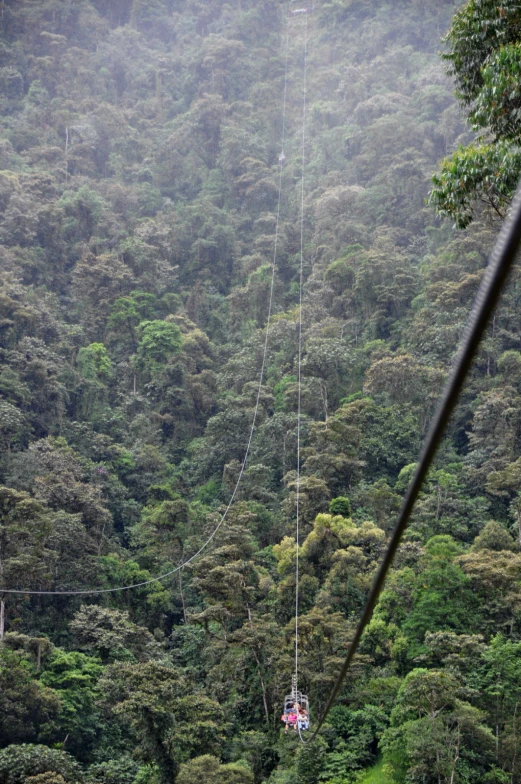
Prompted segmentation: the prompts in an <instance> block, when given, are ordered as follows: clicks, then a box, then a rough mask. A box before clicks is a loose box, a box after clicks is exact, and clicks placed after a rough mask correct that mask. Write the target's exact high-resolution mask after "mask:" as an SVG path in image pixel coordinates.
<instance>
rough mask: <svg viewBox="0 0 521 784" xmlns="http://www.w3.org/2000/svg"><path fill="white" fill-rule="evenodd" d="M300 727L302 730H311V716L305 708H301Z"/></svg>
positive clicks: (299, 714) (299, 715)
mask: <svg viewBox="0 0 521 784" xmlns="http://www.w3.org/2000/svg"><path fill="white" fill-rule="evenodd" d="M298 726H299V729H301V730H308V729H309V715H308V712H307V710H305V709H304V708H301V709H300V710H299V712H298Z"/></svg>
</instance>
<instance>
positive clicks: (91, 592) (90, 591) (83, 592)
mask: <svg viewBox="0 0 521 784" xmlns="http://www.w3.org/2000/svg"><path fill="white" fill-rule="evenodd" d="M285 49H286V56H285V69H284V93H283V101H282V133H281V154H280V156H279V163H280V166H279V185H278V199H277V213H276V222H275V240H274V249H273V259H272V264H271V282H270V293H269V299H268V313H267V317H266V330H265V336H264V347H263V354H262V362H261V368H260V373H259V384H258V388H257V397H256V401H255V407H254V412H253V419H252V424H251V428H250V432H249V437H248V441H247V445H246V450H245V453H244V459H243V461H242V463H241V468H240V471H239V476H238V477H237V481H236V483H235V486H234V488H233V492H232V494H231V497H230V500H229V502H228V504H227V506H226V509H225V510H224V512H223V514H222V516H221V518H220V520H219V522H218V523H217V525H216V526H215V528H214V529H213V531H212V533H211V534H210V536H209V537H208V539H207V540H206V541H205V543H204V544H203V545H202V546H201V547H200V548H199V549H198V550H197V552H195V553H194V554H193V555H192V556H190V558H188V559H187V560H186V561H184V562H183V563H182V564H179V566H176V567H175V568H174V569H170V570H169V571H167V572H164V574H160V575H158V576H157V577H151V578H150V579H149V580H143V581H142V582H139V583H133V584H132V585H120V586H118V587H116V588H85V589H80V590H74V591H73V590H71V591H35V590H26V589H23V588H0V594H19V595H23V596H99V595H101V594H110V593H120V592H122V591H132V590H135V589H136V588H144V587H146V586H147V585H153V584H154V583H159V582H162V581H163V580H166V579H168V577H172V575H174V574H177V573H178V572H180V571H181V570H182V569H184V568H185V567H186V566H189V564H191V563H192V562H193V561H195V559H196V558H198V557H199V556H200V555H201V553H203V552H204V551H205V550H206V548H207V547H208V545H209V544H211V542H212V541H213V540H214V539H215V537H216V536H217V534H218V533H219V531H220V530H221V528H222V526H223V524H224V522H225V520H226V518H227V517H228V514H229V512H230V509H231V508H232V506H233V503H234V501H235V498H236V496H237V492H238V490H239V486H240V484H241V481H242V478H243V476H244V472H245V470H246V463H247V461H248V457H249V454H250V450H251V445H252V441H253V436H254V433H255V429H256V425H257V419H258V414H259V408H260V400H261V395H262V386H263V382H264V376H265V372H266V359H267V355H268V343H269V335H270V327H271V320H272V315H273V295H274V291H275V277H276V272H277V259H278V248H279V234H280V214H281V203H282V168H283V167H282V163H283V161H284V160H285V156H284V146H285V142H286V107H287V94H288V62H289V23H288V21H287V20H286V45H285ZM281 156H282V158H283V161H282V162H281V160H280V158H281Z"/></svg>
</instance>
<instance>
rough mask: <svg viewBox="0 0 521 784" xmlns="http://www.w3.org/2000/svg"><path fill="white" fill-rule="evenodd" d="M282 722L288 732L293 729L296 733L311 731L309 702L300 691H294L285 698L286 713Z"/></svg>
mask: <svg viewBox="0 0 521 784" xmlns="http://www.w3.org/2000/svg"><path fill="white" fill-rule="evenodd" d="M281 720H282V721H283V722H284V724H285V730H286V732H287V731H288V729H292V730H294V731H295V732H296V731H297V728H298V729H300V730H308V729H309V700H308V698H307V696H306V695H305V694H302V692H300V691H297V692H295V691H292V692H291V694H286V696H285V697H284V713H283V714H282V717H281Z"/></svg>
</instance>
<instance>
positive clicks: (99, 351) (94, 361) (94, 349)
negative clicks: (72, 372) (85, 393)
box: [78, 343, 112, 381]
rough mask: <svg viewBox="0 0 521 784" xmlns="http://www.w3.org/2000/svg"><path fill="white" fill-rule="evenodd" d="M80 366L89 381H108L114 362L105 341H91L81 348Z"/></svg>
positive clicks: (81, 371) (84, 376)
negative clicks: (88, 344) (104, 343)
mask: <svg viewBox="0 0 521 784" xmlns="http://www.w3.org/2000/svg"><path fill="white" fill-rule="evenodd" d="M78 367H79V369H80V373H81V375H82V376H83V378H86V379H87V380H88V381H106V380H107V379H108V378H109V377H110V374H111V369H112V363H111V361H110V357H109V355H108V354H107V349H106V348H105V346H104V345H103V343H91V344H90V346H85V347H84V348H80V350H79V352H78Z"/></svg>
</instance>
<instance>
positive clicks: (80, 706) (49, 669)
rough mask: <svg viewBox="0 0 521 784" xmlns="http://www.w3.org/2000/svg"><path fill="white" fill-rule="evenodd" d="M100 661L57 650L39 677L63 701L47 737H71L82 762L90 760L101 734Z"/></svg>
mask: <svg viewBox="0 0 521 784" xmlns="http://www.w3.org/2000/svg"><path fill="white" fill-rule="evenodd" d="M102 670H103V668H102V666H101V663H100V661H99V660H97V659H94V658H92V657H89V656H85V655H84V654H82V653H78V652H77V651H73V652H70V653H66V652H65V651H62V650H59V649H55V650H54V651H53V652H52V654H51V656H50V657H49V659H48V660H47V661H46V663H45V670H44V672H43V673H42V675H41V677H40V683H41V684H42V685H43V686H46V687H48V688H49V689H52V690H53V691H54V693H55V694H56V697H58V698H59V700H60V710H59V713H58V716H57V717H56V719H55V721H54V722H53V726H52V729H51V728H49V730H47V732H46V733H43V734H45V735H48V736H49V737H48V738H47V739H48V740H51V739H52V738H54V739H55V740H59V739H61V738H63V737H65V736H66V735H68V736H69V742H68V744H67V748H68V750H69V751H70V752H71V753H74V754H75V755H76V756H77V757H79V758H80V759H85V758H86V757H88V754H89V751H90V749H92V747H93V745H94V743H95V741H96V739H97V737H98V735H99V722H100V718H101V717H100V713H99V710H98V709H97V706H96V700H97V699H98V697H99V692H98V689H97V682H98V680H99V678H100V676H101V673H102Z"/></svg>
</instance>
